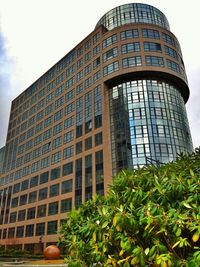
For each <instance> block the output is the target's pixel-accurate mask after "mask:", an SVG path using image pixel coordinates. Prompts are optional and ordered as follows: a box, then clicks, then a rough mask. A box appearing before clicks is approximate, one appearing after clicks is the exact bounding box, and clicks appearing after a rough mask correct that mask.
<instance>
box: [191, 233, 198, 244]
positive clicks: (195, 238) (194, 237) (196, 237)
mask: <svg viewBox="0 0 200 267" xmlns="http://www.w3.org/2000/svg"><path fill="white" fill-rule="evenodd" d="M192 240H193V242H197V241H198V240H199V232H198V231H196V232H195V233H194V234H193V236H192Z"/></svg>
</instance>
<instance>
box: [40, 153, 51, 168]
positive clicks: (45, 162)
mask: <svg viewBox="0 0 200 267" xmlns="http://www.w3.org/2000/svg"><path fill="white" fill-rule="evenodd" d="M49 165H50V156H48V157H46V158H43V159H41V169H44V168H46V167H49Z"/></svg>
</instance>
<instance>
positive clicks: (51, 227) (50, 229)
mask: <svg viewBox="0 0 200 267" xmlns="http://www.w3.org/2000/svg"><path fill="white" fill-rule="evenodd" d="M57 223H58V222H57V221H50V222H48V224H47V235H54V234H56V233H57Z"/></svg>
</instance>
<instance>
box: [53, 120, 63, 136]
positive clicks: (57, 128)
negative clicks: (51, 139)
mask: <svg viewBox="0 0 200 267" xmlns="http://www.w3.org/2000/svg"><path fill="white" fill-rule="evenodd" d="M61 131H62V122H60V123H58V124H56V125H55V126H54V127H53V135H56V134H58V133H60V132H61Z"/></svg>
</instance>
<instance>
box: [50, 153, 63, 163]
mask: <svg viewBox="0 0 200 267" xmlns="http://www.w3.org/2000/svg"><path fill="white" fill-rule="evenodd" d="M60 160H61V151H58V152H56V153H55V154H53V155H52V156H51V164H55V163H58V162H60Z"/></svg>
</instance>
